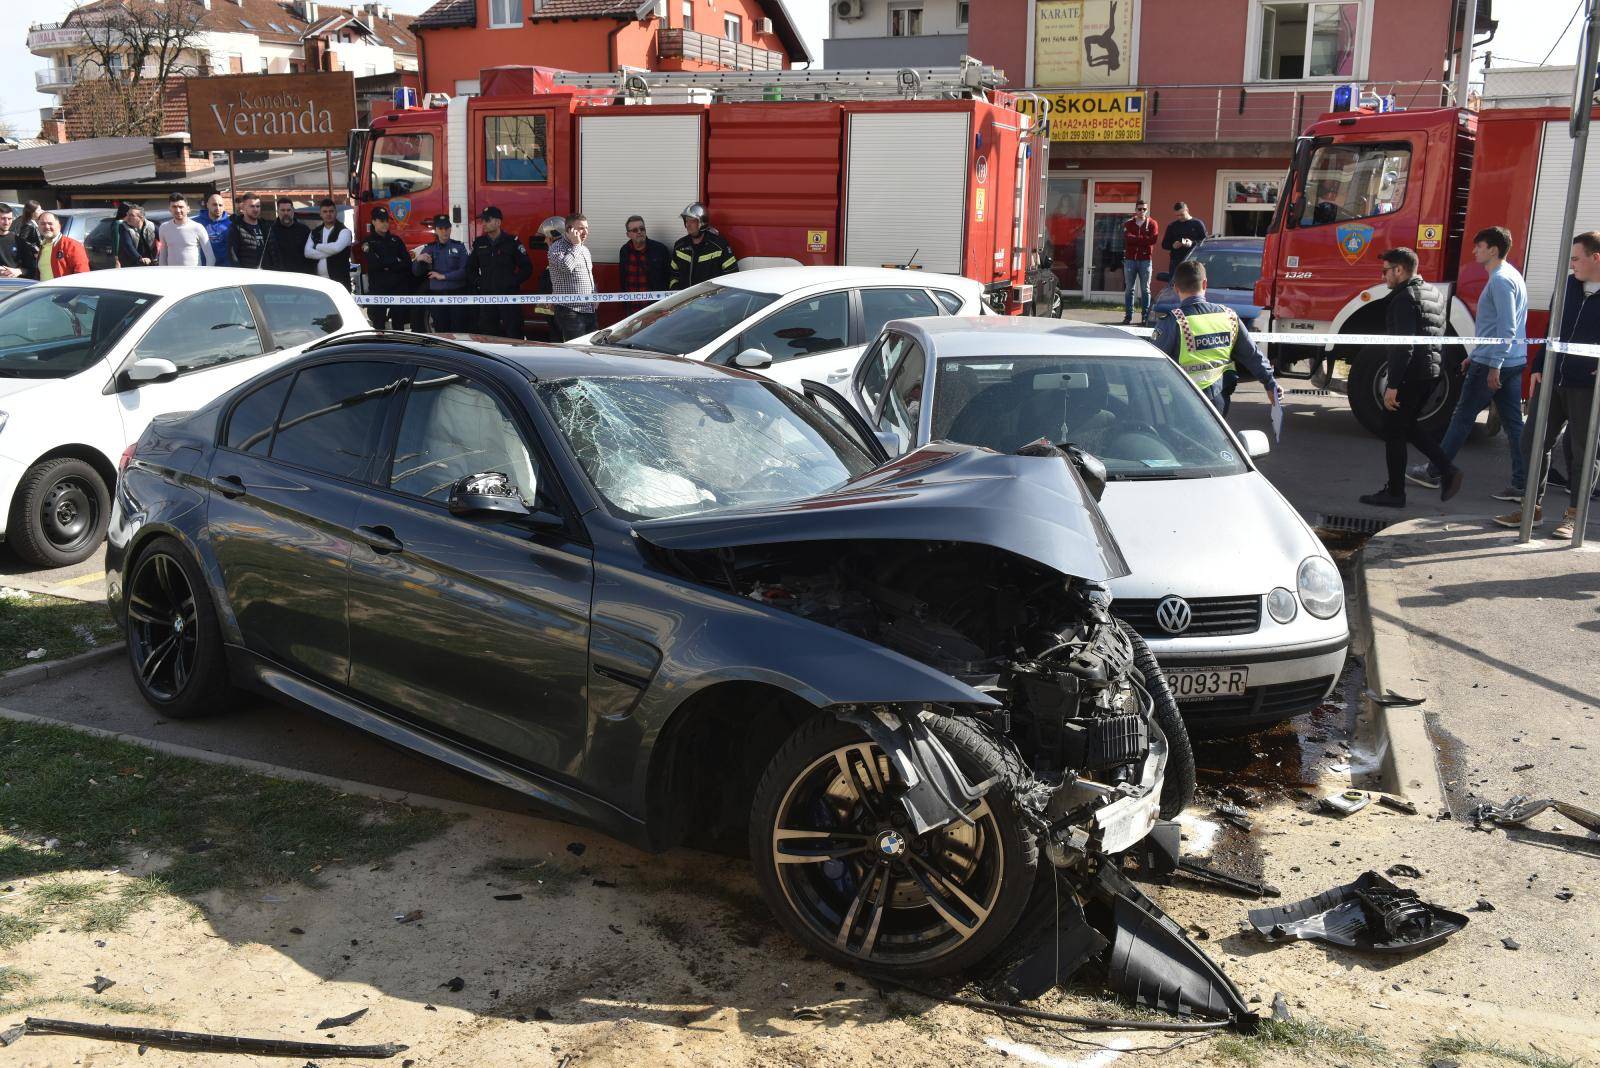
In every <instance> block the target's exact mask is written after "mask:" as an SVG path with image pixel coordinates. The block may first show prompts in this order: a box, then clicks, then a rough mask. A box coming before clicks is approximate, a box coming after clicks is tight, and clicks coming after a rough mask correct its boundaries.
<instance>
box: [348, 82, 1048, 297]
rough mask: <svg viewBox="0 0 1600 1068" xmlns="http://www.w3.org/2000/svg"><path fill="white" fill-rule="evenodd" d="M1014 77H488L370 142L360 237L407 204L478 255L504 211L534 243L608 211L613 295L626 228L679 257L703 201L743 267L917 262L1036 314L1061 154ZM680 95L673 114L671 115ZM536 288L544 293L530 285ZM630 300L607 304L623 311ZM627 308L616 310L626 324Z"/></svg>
mask: <svg viewBox="0 0 1600 1068" xmlns="http://www.w3.org/2000/svg"><path fill="white" fill-rule="evenodd" d="M997 83H998V75H996V73H995V72H994V71H992V70H990V69H989V68H984V67H982V66H980V65H978V64H976V63H973V62H970V61H968V62H964V63H963V64H962V66H961V67H958V68H939V69H932V70H921V71H916V70H903V71H779V72H759V73H757V72H749V73H745V72H721V73H709V74H653V73H652V74H641V73H638V72H624V73H622V74H619V75H612V74H603V75H586V74H573V73H568V72H559V71H551V70H548V69H544V68H534V67H497V68H491V69H488V70H485V71H484V72H483V77H482V79H481V83H480V88H481V93H480V94H479V95H477V96H470V97H468V96H461V97H450V98H443V97H442V96H441V97H438V98H435V97H430V98H429V99H428V100H427V101H425V104H429V105H433V106H425V107H421V108H408V109H401V110H396V111H391V112H389V113H387V114H384V115H381V116H379V117H377V118H375V119H374V120H373V122H372V127H371V129H370V130H368V131H357V133H356V134H355V136H354V137H353V138H352V144H351V151H350V159H351V165H352V173H351V195H352V196H353V197H354V199H355V200H356V202H357V214H356V218H357V233H366V232H367V231H366V227H367V223H368V221H369V220H370V218H371V214H372V211H373V209H374V208H376V207H378V206H379V205H385V206H387V207H388V209H389V214H390V217H391V219H393V220H394V222H395V225H396V227H397V229H398V232H399V234H400V236H401V237H402V238H403V239H404V240H405V241H406V242H407V244H411V245H415V244H419V243H422V242H425V241H428V240H431V239H432V232H431V230H430V229H429V228H428V226H429V224H430V223H431V221H432V219H433V218H434V216H436V215H448V216H449V217H450V218H451V219H452V221H453V222H454V225H455V229H454V233H453V235H452V236H454V237H456V238H457V239H459V240H462V241H464V242H465V243H467V244H468V245H470V244H471V242H472V240H473V238H474V237H475V236H477V234H478V233H479V232H480V229H481V227H480V224H479V222H478V214H479V212H481V211H482V210H483V209H484V208H486V207H489V206H494V207H498V208H499V209H500V210H501V211H502V212H504V214H505V225H506V227H507V228H508V229H509V230H510V231H511V232H512V233H515V234H517V235H518V236H519V237H522V238H523V240H524V241H525V243H526V244H527V245H528V247H529V251H530V253H531V254H532V256H533V260H534V268H535V273H534V277H535V279H537V278H538V275H539V272H540V271H541V270H542V269H543V267H544V257H545V253H544V241H543V239H542V238H541V237H540V235H539V233H538V226H539V223H540V222H542V221H543V220H544V219H546V218H548V217H549V216H552V215H565V214H567V213H568V212H572V211H581V212H583V213H584V214H585V215H587V216H588V219H589V225H590V240H589V244H590V247H591V249H592V250H593V255H594V260H595V273H596V276H597V277H596V279H595V284H596V285H597V286H598V287H599V289H600V290H601V291H612V290H615V289H616V288H617V282H618V267H617V255H618V250H619V249H620V248H621V246H622V245H623V243H624V242H625V241H626V233H625V228H624V223H625V221H626V219H627V218H628V217H629V216H630V215H642V216H643V217H644V218H645V221H646V223H647V225H648V228H649V231H650V234H651V236H652V237H654V238H656V239H657V240H660V241H663V242H664V243H666V244H668V245H670V244H671V243H672V242H673V241H675V240H676V239H677V238H678V237H680V236H682V234H683V225H682V222H681V221H680V218H679V215H680V213H681V212H682V211H683V209H684V207H685V206H686V205H688V204H690V203H691V202H694V201H700V202H702V203H704V204H705V205H706V208H707V210H708V211H709V212H710V217H711V221H712V225H713V226H715V227H716V229H717V230H719V231H720V232H721V233H722V234H723V235H724V236H725V237H727V238H728V240H729V241H730V242H732V244H733V248H734V251H735V252H736V253H737V254H738V256H739V257H740V262H741V266H743V267H753V266H765V265H771V264H773V263H796V262H797V263H801V264H844V265H851V266H872V267H879V266H908V265H909V266H913V267H916V268H920V269H923V270H928V271H939V272H944V273H949V274H959V275H965V276H966V277H969V278H973V279H975V280H977V281H980V282H982V283H984V285H985V286H986V287H987V290H988V293H989V299H990V304H991V306H992V307H993V308H994V309H995V310H997V311H1001V312H1007V313H1017V312H1021V311H1023V310H1025V309H1028V308H1029V307H1030V306H1031V302H1032V299H1033V294H1032V288H1031V286H1030V285H1029V279H1030V273H1032V272H1034V271H1035V269H1036V255H1035V251H1034V250H1035V246H1036V243H1037V235H1038V233H1039V232H1040V225H1041V224H1042V220H1043V196H1042V189H1043V183H1042V181H1041V176H1042V174H1043V171H1044V167H1045V155H1046V150H1047V147H1048V141H1047V140H1045V139H1044V138H1041V137H1038V136H1037V135H1036V132H1035V130H1034V128H1033V127H1032V126H1031V123H1030V120H1029V118H1028V117H1027V116H1026V115H1023V114H1021V113H1020V112H1019V111H1017V110H1016V108H1015V106H1014V104H1013V98H1012V97H1011V96H1009V95H1008V94H1006V93H1003V92H1000V91H998V90H997V89H996V88H995V86H996V85H997ZM669 101H670V102H669ZM529 288H530V289H532V288H533V287H532V283H530V286H529ZM623 307H625V306H624V305H603V306H602V320H601V321H602V322H605V321H607V319H606V318H605V311H606V310H607V309H608V308H610V309H614V310H620V309H621V308H623ZM618 313H619V312H618V311H614V314H613V316H612V318H615V317H616V314H618Z"/></svg>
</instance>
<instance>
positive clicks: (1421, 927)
mask: <svg viewBox="0 0 1600 1068" xmlns="http://www.w3.org/2000/svg"><path fill="white" fill-rule="evenodd" d="M1467 922H1468V921H1467V918H1466V917H1465V916H1463V915H1461V914H1460V913H1457V912H1451V911H1449V910H1448V909H1442V908H1440V907H1439V906H1437V905H1431V904H1429V903H1427V902H1425V901H1423V900H1422V899H1421V898H1419V897H1418V896H1417V893H1416V891H1414V890H1406V889H1402V888H1401V887H1398V886H1396V885H1395V884H1394V883H1391V882H1390V881H1389V880H1387V879H1385V878H1384V877H1383V876H1381V875H1379V874H1378V873H1377V872H1375V871H1369V872H1366V873H1364V874H1363V875H1362V876H1361V877H1360V878H1359V879H1357V880H1356V881H1355V882H1353V883H1346V884H1345V885H1344V886H1336V887H1334V888H1333V889H1332V890H1327V891H1324V892H1323V893H1320V894H1318V895H1317V896H1315V897H1308V898H1306V899H1305V900H1304V901H1297V902H1295V903H1294V904H1292V905H1282V906H1279V907H1276V908H1265V909H1251V910H1250V926H1252V927H1254V928H1255V929H1256V930H1257V931H1258V932H1259V933H1260V934H1262V935H1263V936H1265V937H1266V939H1267V941H1269V942H1281V941H1293V940H1296V939H1317V940H1320V941H1323V942H1329V943H1332V944H1333V945H1336V946H1348V947H1350V948H1351V949H1364V950H1370V951H1372V952H1374V953H1410V952H1413V951H1415V950H1419V949H1426V948H1428V947H1430V946H1435V945H1438V944H1439V943H1440V942H1443V941H1444V940H1445V939H1446V938H1449V937H1450V936H1451V935H1453V934H1455V933H1456V932H1457V931H1459V930H1461V929H1462V928H1463V927H1465V926H1467Z"/></svg>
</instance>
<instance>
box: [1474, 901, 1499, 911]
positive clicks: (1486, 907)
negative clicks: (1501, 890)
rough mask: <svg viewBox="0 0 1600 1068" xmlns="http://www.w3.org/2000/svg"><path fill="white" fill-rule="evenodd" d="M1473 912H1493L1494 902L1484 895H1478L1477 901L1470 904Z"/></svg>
mask: <svg viewBox="0 0 1600 1068" xmlns="http://www.w3.org/2000/svg"><path fill="white" fill-rule="evenodd" d="M1472 911H1473V912H1493V911H1494V903H1493V902H1492V901H1490V900H1489V899H1488V898H1486V897H1480V898H1479V899H1478V903H1477V904H1476V905H1474V906H1472Z"/></svg>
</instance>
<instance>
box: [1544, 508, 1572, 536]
mask: <svg viewBox="0 0 1600 1068" xmlns="http://www.w3.org/2000/svg"><path fill="white" fill-rule="evenodd" d="M1577 522H1578V510H1577V509H1576V508H1568V509H1567V515H1566V518H1564V519H1562V520H1561V522H1559V523H1557V524H1556V529H1554V530H1552V531H1551V532H1550V536H1551V537H1552V538H1566V539H1567V540H1568V541H1571V540H1572V528H1573V527H1574V526H1576V525H1577Z"/></svg>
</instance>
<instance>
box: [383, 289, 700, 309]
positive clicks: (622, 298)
mask: <svg viewBox="0 0 1600 1068" xmlns="http://www.w3.org/2000/svg"><path fill="white" fill-rule="evenodd" d="M676 292H681V291H680V290H670V289H668V290H658V291H653V292H650V293H417V294H411V295H401V294H389V293H357V294H356V295H355V297H356V303H357V304H360V305H363V306H366V305H375V306H383V307H387V306H394V305H433V304H438V305H445V306H454V307H461V306H465V305H478V304H560V305H566V304H617V303H628V304H649V303H651V302H652V301H657V300H664V299H666V298H667V297H670V296H672V295H673V294H674V293H676Z"/></svg>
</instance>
